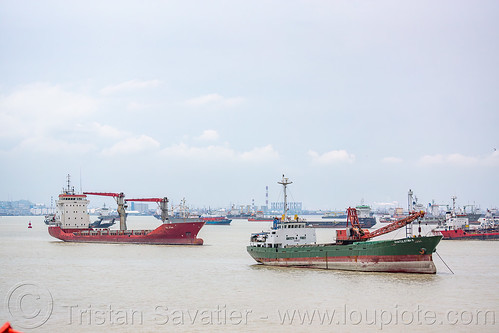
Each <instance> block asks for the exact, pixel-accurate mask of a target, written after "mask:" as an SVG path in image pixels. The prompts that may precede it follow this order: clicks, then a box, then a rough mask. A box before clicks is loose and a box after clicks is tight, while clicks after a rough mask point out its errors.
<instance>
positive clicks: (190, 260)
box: [0, 216, 499, 332]
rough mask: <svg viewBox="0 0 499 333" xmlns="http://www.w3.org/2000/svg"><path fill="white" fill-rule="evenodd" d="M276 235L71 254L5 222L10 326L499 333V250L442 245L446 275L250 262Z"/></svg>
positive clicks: (42, 233) (134, 224)
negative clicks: (255, 240)
mask: <svg viewBox="0 0 499 333" xmlns="http://www.w3.org/2000/svg"><path fill="white" fill-rule="evenodd" d="M29 221H31V223H32V225H33V228H32V229H28V228H27V225H28V222H29ZM157 223H158V221H157V220H156V219H154V218H153V217H133V216H132V217H130V218H129V219H128V226H129V228H134V229H148V228H154V227H155V226H156V225H157ZM268 225H269V223H268V222H247V221H246V220H233V222H232V224H231V225H230V226H211V225H209V226H205V227H203V229H202V230H201V232H200V233H199V236H200V237H201V238H203V239H204V242H205V245H203V246H156V245H132V244H83V243H80V244H78V243H73V244H72V243H64V242H62V241H58V240H56V239H54V238H52V237H50V236H49V235H48V233H47V227H46V225H45V224H44V223H43V218H42V217H0V304H1V305H0V320H1V321H2V322H4V321H10V322H11V323H12V325H13V326H14V328H16V329H19V330H21V331H25V332H31V331H36V332H109V331H115V332H170V331H181V332H204V331H244V332H263V331H265V332H269V331H275V332H289V331H299V332H304V331H313V332H318V331H328V332H330V331H333V330H334V331H343V332H351V331H362V332H364V331H373V332H374V331H402V330H403V331H409V330H410V331H421V332H425V331H432V332H435V331H437V332H439V331H440V332H447V331H448V330H449V329H453V330H455V331H462V332H465V331H478V330H480V331H483V332H497V331H499V323H498V322H499V283H498V281H499V259H498V254H499V242H497V241H442V242H441V243H440V244H439V246H438V248H437V251H438V253H439V254H440V256H441V257H442V258H443V260H445V262H446V263H447V265H449V267H450V268H451V269H452V271H453V272H454V274H452V273H451V272H450V271H449V269H448V268H447V267H446V266H445V265H444V263H443V262H442V261H441V260H440V258H438V256H436V255H435V256H434V261H435V264H436V266H437V270H438V273H437V274H436V275H415V274H384V273H356V272H341V271H328V270H311V269H297V268H272V267H264V266H262V265H256V264H255V262H254V261H253V259H252V258H251V257H250V256H249V255H248V254H247V253H246V245H247V244H248V240H249V236H250V233H251V232H258V231H262V230H264V229H266V228H267V226H268ZM415 229H417V228H415ZM423 230H424V231H425V232H427V231H428V230H427V228H424V229H423ZM333 234H334V230H328V229H318V240H319V241H322V242H326V241H330V240H331V237H332V235H333ZM403 235H404V231H403V230H400V231H398V233H397V234H396V235H395V236H396V237H402V236H403ZM384 237H385V238H386V237H394V236H393V235H390V236H387V235H385V236H384Z"/></svg>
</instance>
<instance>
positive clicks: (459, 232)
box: [433, 214, 499, 240]
mask: <svg viewBox="0 0 499 333" xmlns="http://www.w3.org/2000/svg"><path fill="white" fill-rule="evenodd" d="M433 234H435V235H442V236H443V237H444V238H443V239H444V240H497V239H499V224H498V223H496V221H495V219H494V218H493V217H490V216H488V217H485V219H484V220H483V222H482V224H481V225H480V226H479V227H476V226H474V227H470V223H469V219H468V216H467V215H466V214H462V215H459V214H452V215H450V216H448V218H447V220H446V221H445V224H444V225H443V226H440V227H438V228H436V229H434V230H433Z"/></svg>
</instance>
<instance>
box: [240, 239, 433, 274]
mask: <svg viewBox="0 0 499 333" xmlns="http://www.w3.org/2000/svg"><path fill="white" fill-rule="evenodd" d="M441 239H442V236H431V237H415V238H406V239H399V240H385V241H368V242H357V243H353V244H348V245H338V244H323V245H301V246H290V247H286V248H277V249H276V248H265V247H257V246H248V247H247V250H248V253H249V254H250V255H251V256H252V257H253V258H254V259H255V260H256V261H257V262H259V263H261V264H264V265H272V266H289V267H305V268H322V269H335V270H347V271H363V272H391V273H424V274H435V273H436V267H435V264H434V263H433V258H432V253H433V252H434V251H435V249H436V246H437V244H438V243H439V242H440V240H441Z"/></svg>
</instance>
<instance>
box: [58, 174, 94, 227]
mask: <svg viewBox="0 0 499 333" xmlns="http://www.w3.org/2000/svg"><path fill="white" fill-rule="evenodd" d="M88 203H89V201H88V200H87V196H86V195H84V194H75V191H74V187H71V186H70V178H69V175H68V187H67V188H66V189H63V190H62V193H61V194H59V200H57V212H56V216H55V221H56V225H58V226H60V227H61V228H62V229H87V228H88V227H89V225H90V216H89V214H88V211H87V206H88Z"/></svg>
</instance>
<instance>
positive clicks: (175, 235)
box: [48, 222, 204, 245]
mask: <svg viewBox="0 0 499 333" xmlns="http://www.w3.org/2000/svg"><path fill="white" fill-rule="evenodd" d="M203 225H204V222H189V223H165V224H161V225H160V226H159V227H157V228H156V229H154V230H126V231H121V230H107V229H106V230H93V229H86V230H75V229H61V228H60V227H49V228H48V230H49V234H50V235H51V236H52V237H55V238H57V239H60V240H63V241H65V242H80V243H132V244H161V245H202V244H203V240H202V239H201V238H197V234H198V232H199V230H200V229H201V228H202V227H203Z"/></svg>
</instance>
